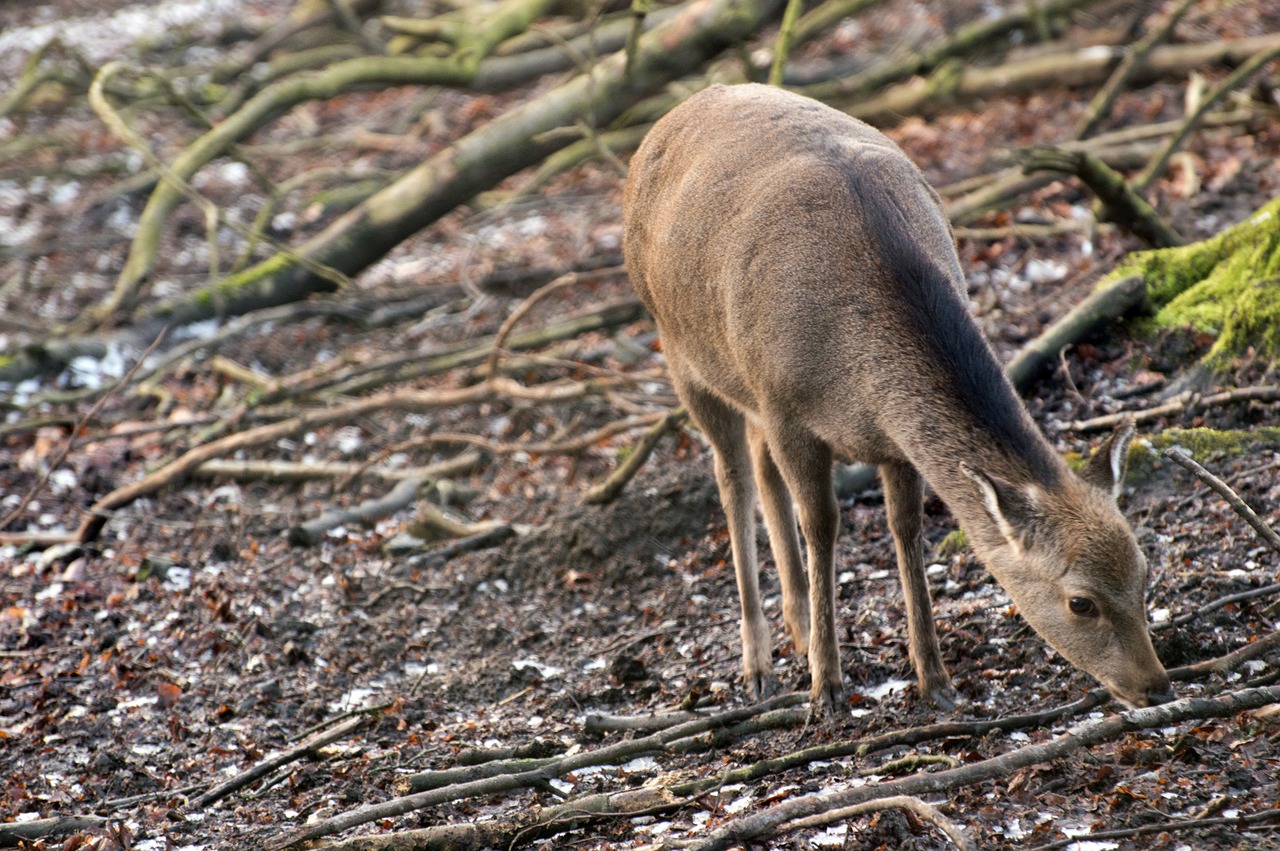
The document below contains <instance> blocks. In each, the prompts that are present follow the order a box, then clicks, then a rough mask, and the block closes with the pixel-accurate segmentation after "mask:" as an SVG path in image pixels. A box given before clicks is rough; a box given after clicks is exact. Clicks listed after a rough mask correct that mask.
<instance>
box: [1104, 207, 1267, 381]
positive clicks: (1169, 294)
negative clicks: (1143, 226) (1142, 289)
mask: <svg viewBox="0 0 1280 851" xmlns="http://www.w3.org/2000/svg"><path fill="white" fill-rule="evenodd" d="M1132 274H1139V275H1141V276H1142V277H1143V279H1144V280H1145V281H1146V282H1147V288H1148V291H1149V293H1150V296H1151V301H1152V304H1153V305H1154V307H1155V308H1156V311H1157V312H1156V314H1155V317H1154V318H1153V319H1152V320H1150V323H1149V328H1150V329H1152V330H1155V329H1161V328H1181V327H1186V326H1191V327H1193V328H1195V329H1196V330H1199V331H1205V332H1209V333H1212V334H1214V335H1216V336H1217V341H1216V342H1215V343H1214V345H1213V347H1212V348H1211V349H1210V350H1209V352H1208V354H1207V355H1206V356H1205V364H1206V365H1207V366H1209V367H1210V368H1218V367H1223V366H1225V365H1226V364H1227V362H1228V361H1229V360H1230V359H1231V358H1232V357H1234V356H1237V355H1241V354H1243V353H1245V352H1246V351H1248V349H1249V348H1250V347H1252V348H1254V349H1255V350H1256V351H1257V352H1258V353H1260V354H1262V355H1263V356H1265V357H1272V358H1274V357H1280V198H1275V199H1273V200H1272V201H1270V202H1268V203H1267V204H1265V205H1264V206H1263V207H1262V208H1261V209H1259V210H1258V211H1257V212H1256V213H1254V214H1253V215H1252V216H1250V217H1249V218H1248V219H1246V220H1244V221H1243V222H1240V223H1239V224H1236V225H1233V226H1232V227H1230V228H1227V229H1226V230H1225V231H1223V232H1222V233H1220V234H1218V235H1217V236H1214V237H1211V238H1209V239H1206V240H1204V241H1203V242H1198V243H1195V244H1193V245H1187V246H1183V247H1180V248H1165V249H1160V250H1157V251H1138V252H1134V253H1133V254H1130V255H1129V256H1128V257H1127V258H1126V259H1125V261H1124V262H1123V263H1122V264H1121V265H1120V266H1119V268H1117V269H1116V270H1115V272H1113V273H1112V275H1110V276H1109V277H1108V278H1107V280H1106V281H1104V282H1103V284H1102V286H1106V285H1108V284H1109V283H1111V282H1112V281H1115V280H1119V279H1120V278H1121V277H1125V276H1127V275H1132Z"/></svg>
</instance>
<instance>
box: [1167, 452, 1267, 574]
mask: <svg viewBox="0 0 1280 851" xmlns="http://www.w3.org/2000/svg"><path fill="white" fill-rule="evenodd" d="M1164 457H1166V458H1168V459H1169V460H1171V461H1173V462H1174V463H1175V464H1177V465H1178V466H1180V467H1182V468H1183V469H1184V470H1188V471H1189V472H1191V473H1193V474H1194V475H1195V476H1196V477H1197V478H1199V479H1200V481H1202V482H1204V483H1205V484H1206V485H1208V486H1209V487H1211V488H1213V490H1214V491H1215V492H1217V494H1218V495H1219V496H1221V497H1222V498H1223V499H1225V500H1226V501H1227V505H1230V506H1231V510H1232V511H1234V512H1235V513H1236V514H1239V515H1240V517H1241V518H1242V519H1243V520H1244V522H1246V523H1248V524H1249V525H1250V526H1252V527H1253V529H1254V531H1255V532H1257V533H1258V537H1260V538H1262V540H1263V541H1265V542H1266V544H1267V546H1269V547H1271V549H1273V550H1275V551H1276V552H1280V535H1277V534H1276V532H1275V530H1274V529H1272V528H1271V527H1270V526H1268V525H1267V522H1266V521H1265V520H1263V519H1262V518H1261V517H1259V516H1258V514H1257V512H1255V511H1254V510H1253V509H1252V508H1250V507H1249V505H1248V503H1246V502H1245V501H1244V500H1243V499H1241V498H1240V495H1239V494H1238V493H1236V492H1235V491H1234V490H1232V489H1231V486H1230V485H1228V484H1227V483H1226V482H1224V481H1223V480H1222V479H1220V478H1218V477H1217V476H1215V475H1214V474H1213V473H1210V472H1209V471H1208V470H1206V469H1205V468H1204V467H1203V466H1201V465H1200V464H1199V463H1197V462H1196V460H1195V459H1194V458H1192V457H1191V453H1190V452H1188V451H1187V450H1185V449H1183V448H1182V447H1181V446H1170V447H1169V448H1168V449H1166V450H1165V451H1164Z"/></svg>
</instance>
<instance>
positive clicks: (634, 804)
mask: <svg viewBox="0 0 1280 851" xmlns="http://www.w3.org/2000/svg"><path fill="white" fill-rule="evenodd" d="M688 803H689V801H688V800H684V799H680V798H677V797H675V796H673V795H672V794H671V792H670V791H669V790H668V789H666V788H664V787H661V786H659V787H655V788H641V789H629V790H627V791H624V792H605V793H600V794H596V795H588V796H586V797H584V798H577V799H575V800H573V801H568V802H565V803H563V804H558V805H556V806H553V807H542V808H535V809H533V810H532V811H531V812H530V811H528V810H526V811H525V812H523V813H521V814H520V815H517V816H516V817H514V818H512V819H493V820H489V821H483V822H470V823H466V824H444V825H438V826H435V827H426V828H420V829H418V830H406V831H400V832H397V833H389V834H384V835H382V836H358V837H355V838H353V839H347V840H345V841H341V842H324V843H319V844H317V845H316V846H314V847H317V848H323V849H326V851H486V849H491V848H510V847H512V846H513V845H514V844H515V843H516V842H518V841H521V840H528V841H532V840H535V839H539V838H542V837H544V836H554V835H556V834H560V833H564V832H566V831H569V830H572V829H573V828H575V827H576V826H578V825H580V824H582V823H584V822H589V821H598V820H600V819H602V818H618V817H622V818H628V817H629V818H634V817H637V816H641V815H653V814H657V813H661V812H666V811H669V810H674V809H679V808H680V807H683V806H685V805H686V804H688Z"/></svg>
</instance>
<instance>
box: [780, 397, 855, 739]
mask: <svg viewBox="0 0 1280 851" xmlns="http://www.w3.org/2000/svg"><path fill="white" fill-rule="evenodd" d="M768 442H769V454H770V455H771V456H772V457H773V460H774V463H775V464H776V465H777V469H778V472H779V473H781V475H782V479H783V481H785V482H786V483H787V489H788V490H789V491H790V492H791V496H792V498H793V499H794V501H795V507H796V512H797V513H798V514H799V517H800V530H801V531H802V532H803V533H804V538H805V544H806V548H807V550H808V552H807V556H808V564H809V674H810V676H811V677H812V678H813V685H812V689H811V699H812V702H813V707H812V709H813V712H814V713H815V714H822V713H823V712H826V711H831V710H834V709H835V708H836V707H837V706H840V705H842V704H843V698H844V688H843V685H842V684H841V678H840V648H839V646H838V644H837V642H836V592H835V584H836V582H835V566H834V559H835V546H836V534H837V533H838V532H839V528H840V511H839V508H838V507H837V505H836V495H835V489H834V487H833V485H832V480H831V462H832V455H831V448H830V447H828V446H827V445H826V444H825V443H823V442H822V441H820V440H818V439H817V438H816V437H814V436H813V435H812V434H810V433H809V432H808V431H806V430H805V429H802V428H799V427H795V426H792V425H788V424H787V423H786V421H785V420H782V419H781V418H779V419H775V420H774V421H773V423H771V424H770V426H769V430H768Z"/></svg>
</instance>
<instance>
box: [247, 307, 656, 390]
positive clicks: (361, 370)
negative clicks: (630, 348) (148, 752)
mask: <svg viewBox="0 0 1280 851" xmlns="http://www.w3.org/2000/svg"><path fill="white" fill-rule="evenodd" d="M642 316H644V307H643V305H641V304H640V300H639V299H638V298H635V297H634V296H627V297H624V298H620V299H618V300H616V301H611V302H609V303H608V304H605V305H603V306H601V307H598V308H596V309H594V310H591V311H589V312H587V313H584V314H582V315H581V316H575V317H573V318H571V319H566V320H564V321H562V322H556V323H554V324H552V325H548V326H547V327H545V328H540V329H537V330H534V331H526V332H524V333H521V334H516V335H514V336H513V337H511V339H510V340H508V341H507V345H506V346H505V348H506V350H507V351H523V350H526V349H531V348H535V347H537V346H542V345H546V344H547V343H553V342H557V341H559V340H566V339H570V338H572V337H577V336H579V335H582V334H587V333H590V332H592V331H600V330H604V329H607V328H615V327H617V326H619V325H626V324H628V323H630V322H634V321H636V320H637V319H639V318H640V317H642ZM492 351H493V339H492V338H490V339H480V340H464V341H462V342H459V343H456V344H453V345H448V346H442V347H441V348H439V349H436V350H435V351H434V352H428V353H425V354H424V353H422V352H414V353H412V354H396V355H392V356H390V357H386V358H379V359H377V360H374V361H370V362H369V363H365V364H357V365H355V366H351V367H348V368H347V369H346V370H344V371H342V372H340V373H334V372H333V371H332V370H331V369H329V370H319V371H308V372H305V373H300V374H298V375H294V376H289V377H287V378H283V379H281V380H280V381H279V382H277V383H276V384H275V385H273V386H272V387H270V388H268V389H267V390H266V391H264V392H263V393H262V394H261V395H260V396H259V397H258V399H257V402H258V404H271V403H274V402H279V401H282V400H283V399H286V398H291V397H299V396H307V395H310V394H314V393H318V392H319V391H321V390H324V391H326V392H327V393H328V394H329V395H331V396H354V395H356V394H358V393H365V392H368V391H369V390H372V389H375V388H377V387H381V386H383V385H385V384H388V383H391V382H393V381H411V380H413V379H417V378H425V377H427V376H430V375H438V374H440V373H442V372H448V371H449V370H451V369H456V368H457V367H460V366H468V365H470V364H477V363H481V362H482V361H484V360H485V358H487V357H489V355H490V354H491V352H492Z"/></svg>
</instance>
